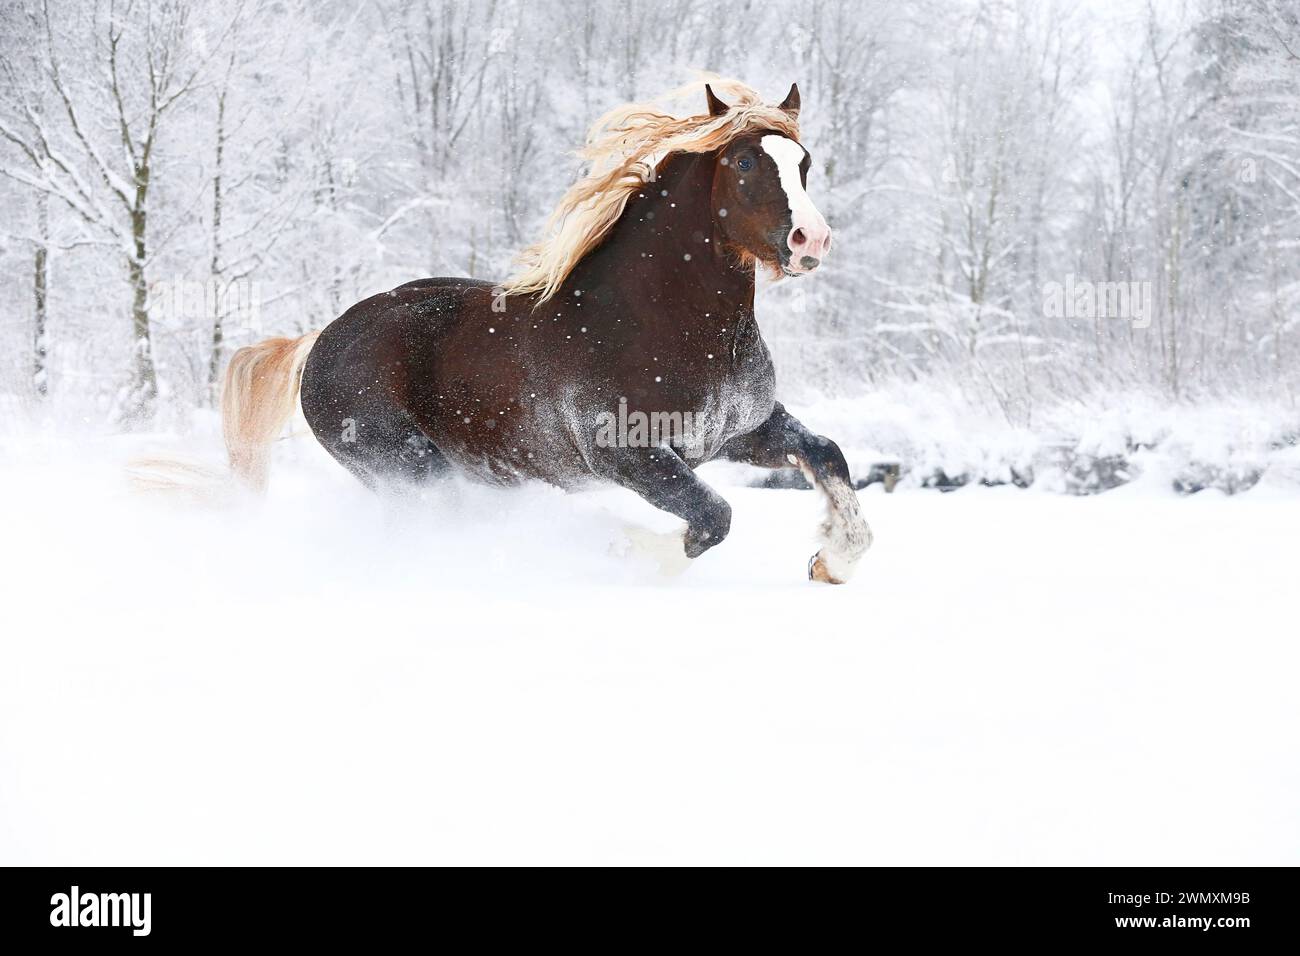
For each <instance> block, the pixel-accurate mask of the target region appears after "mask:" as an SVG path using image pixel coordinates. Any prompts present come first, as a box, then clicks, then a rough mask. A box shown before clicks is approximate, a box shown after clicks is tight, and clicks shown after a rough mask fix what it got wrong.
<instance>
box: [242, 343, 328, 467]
mask: <svg viewBox="0 0 1300 956" xmlns="http://www.w3.org/2000/svg"><path fill="white" fill-rule="evenodd" d="M319 335H320V333H319V332H308V333H307V334H306V335H303V336H300V337H299V338H296V339H267V340H266V341H264V342H258V343H257V344H256V345H248V346H245V347H244V348H242V349H240V350H239V351H238V352H236V353H235V354H234V356H232V357H231V359H230V365H228V366H227V367H226V380H225V385H224V387H223V388H222V390H221V434H222V435H223V436H224V437H225V439H226V454H227V455H228V456H229V457H230V470H231V472H232V473H233V474H234V476H235V477H236V478H237V479H239V480H240V481H241V482H243V483H244V484H246V485H248V486H249V487H250V488H252V489H253V490H255V491H262V490H264V489H265V488H266V479H267V473H268V472H269V470H270V451H271V443H272V442H273V441H275V439H276V438H277V437H278V436H279V434H280V432H281V431H282V430H283V429H284V425H285V423H286V422H287V421H288V420H289V418H290V417H291V416H292V415H293V410H294V408H295V407H297V404H298V389H299V388H300V387H301V385H302V367H303V366H304V365H306V364H307V354H308V353H309V352H311V347H312V346H313V345H315V344H316V339H317V337H318V336H319Z"/></svg>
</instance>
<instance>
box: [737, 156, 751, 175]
mask: <svg viewBox="0 0 1300 956" xmlns="http://www.w3.org/2000/svg"><path fill="white" fill-rule="evenodd" d="M736 168H737V169H739V170H740V171H741V172H742V173H747V172H749V171H750V170H751V169H753V168H754V161H753V160H752V159H750V158H749V157H748V156H742V157H741V158H740V159H738V160H736Z"/></svg>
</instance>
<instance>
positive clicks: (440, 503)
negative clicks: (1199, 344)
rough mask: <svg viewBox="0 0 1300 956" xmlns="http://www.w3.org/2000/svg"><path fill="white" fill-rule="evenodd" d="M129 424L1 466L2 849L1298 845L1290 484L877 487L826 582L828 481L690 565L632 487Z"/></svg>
mask: <svg viewBox="0 0 1300 956" xmlns="http://www.w3.org/2000/svg"><path fill="white" fill-rule="evenodd" d="M286 444H287V443H286ZM132 447H133V446H131V445H129V444H128V443H126V442H124V441H122V440H102V441H98V442H96V441H92V440H87V441H86V442H84V443H81V444H79V446H78V447H77V448H75V449H69V448H66V447H57V448H54V449H45V450H35V451H30V452H28V453H25V456H24V457H23V458H22V459H21V460H18V459H11V460H9V461H6V462H4V463H3V464H2V465H0V485H2V487H0V521H2V522H3V524H2V527H3V528H4V536H5V542H4V547H3V549H2V550H0V587H2V588H3V592H4V598H3V607H4V617H3V620H4V627H3V636H2V637H0V863H41V864H55V863H60V864H79V865H89V864H145V863H155V864H165V863H184V864H198V863H362V862H374V863H398V862H401V863H467V862H472V863H595V862H610V863H683V862H685V863H899V864H927V863H1043V864H1065V863H1087V864H1103V863H1104V864H1207V865H1208V864H1264V863H1287V864H1295V863H1297V862H1300V852H1298V851H1300V814H1297V812H1296V808H1297V806H1300V769H1298V765H1297V730H1300V714H1298V707H1297V703H1296V701H1297V697H1296V691H1295V685H1296V679H1297V673H1300V671H1298V669H1297V663H1300V661H1298V658H1300V650H1297V641H1296V633H1297V628H1296V624H1295V621H1296V610H1297V609H1296V596H1295V595H1296V588H1295V554H1296V542H1297V541H1300V508H1297V506H1296V498H1295V490H1294V488H1292V487H1289V486H1288V487H1272V486H1270V485H1269V483H1268V482H1267V480H1266V481H1265V482H1264V483H1262V484H1261V485H1260V486H1259V487H1257V488H1255V489H1253V490H1251V491H1250V492H1248V493H1245V494H1242V495H1238V496H1236V497H1233V498H1227V497H1224V496H1222V495H1221V494H1219V493H1217V492H1205V493H1203V494H1200V495H1197V496H1194V497H1190V498H1179V497H1176V496H1174V495H1172V494H1170V493H1168V492H1167V491H1165V490H1164V489H1165V488H1166V487H1167V486H1166V485H1163V484H1154V483H1153V484H1142V483H1139V484H1138V485H1135V486H1128V487H1125V488H1122V489H1118V490H1116V491H1112V492H1109V493H1107V494H1104V495H1101V496H1098V497H1094V498H1084V499H1077V498H1070V497H1064V496H1058V495H1051V494H1047V493H1043V492H1039V491H1035V490H1033V489H1031V490H1029V491H1020V490H1015V489H1011V488H999V489H980V488H971V489H964V490H962V491H958V492H955V493H953V494H950V495H940V494H938V493H935V492H929V491H918V490H911V489H903V490H900V491H898V492H897V493H895V494H893V495H885V494H884V493H883V492H882V491H881V489H880V488H879V486H875V487H873V488H872V489H870V490H869V491H867V492H864V493H863V503H864V506H865V511H866V515H867V518H868V520H869V521H870V522H871V524H872V527H873V529H874V531H875V533H876V544H875V547H874V548H873V550H872V551H871V552H870V553H869V554H868V556H867V558H866V559H865V561H864V564H863V567H862V568H861V570H860V572H859V575H858V577H857V578H856V579H855V580H854V581H853V582H852V583H851V584H849V585H847V586H845V587H841V588H834V587H827V586H822V585H814V584H811V583H809V582H807V581H805V580H804V567H805V563H806V561H807V558H808V556H809V554H810V553H811V551H812V541H813V536H814V535H813V532H814V527H815V524H816V521H817V518H818V515H819V510H820V509H819V505H818V502H817V498H816V496H815V495H814V494H813V493H811V492H801V491H768V490H757V489H748V488H728V489H726V490H725V492H724V493H725V494H726V495H727V496H728V498H729V499H730V500H731V501H732V503H733V505H734V508H735V516H734V521H733V530H732V534H731V537H730V538H729V539H728V540H727V541H726V542H725V543H724V544H723V545H721V546H720V547H718V548H716V549H715V550H713V551H711V552H709V553H708V554H707V555H705V556H704V557H703V558H702V559H700V560H699V561H698V562H696V563H695V564H694V565H693V566H691V567H690V568H689V569H688V570H687V571H685V572H684V573H682V574H680V575H677V576H675V577H674V576H667V575H665V574H664V573H662V572H661V571H660V570H659V569H657V568H656V567H655V566H654V565H653V563H652V562H650V561H649V560H648V559H646V558H645V557H643V556H641V554H640V552H639V551H637V550H636V549H635V547H633V546H631V545H629V543H628V540H629V538H628V532H627V524H628V523H629V522H631V523H634V524H642V525H647V526H650V527H653V528H656V529H659V530H666V529H670V528H672V527H673V526H674V521H673V520H672V519H668V518H665V517H664V516H662V515H659V514H658V513H656V512H653V511H652V510H651V509H649V508H648V507H647V506H644V505H642V504H641V503H639V502H637V501H635V500H633V499H632V498H631V497H630V496H627V495H625V494H623V493H621V492H618V491H608V492H605V491H602V492H598V493H592V494H581V495H569V496H566V495H562V494H559V493H557V492H553V491H550V490H547V489H542V488H531V489H525V490H522V491H515V492H499V491H493V490H488V489H482V488H468V487H459V486H457V487H453V488H449V489H446V490H444V491H441V492H439V493H437V494H435V495H432V496H431V497H430V499H429V500H426V501H423V502H408V503H405V504H401V505H396V504H385V503H382V502H380V501H378V500H376V499H374V498H372V497H370V496H369V495H368V494H367V493H365V492H364V491H362V490H361V489H360V488H359V487H357V486H355V485H353V484H352V482H351V479H350V478H348V477H347V476H346V475H344V474H343V473H342V472H341V471H340V470H338V469H336V468H335V467H334V466H333V465H332V464H330V463H328V462H325V461H323V460H321V457H320V456H319V455H317V454H316V453H315V452H314V451H312V450H311V449H310V448H306V447H305V446H301V445H300V446H298V447H294V448H287V449H285V450H284V452H282V454H281V461H280V462H279V463H278V466H277V467H278V468H279V471H278V472H277V474H276V477H275V481H274V485H273V488H272V491H271V495H270V497H269V499H268V500H267V501H266V502H265V503H264V504H263V505H261V506H257V505H250V504H247V503H241V504H238V505H237V506H235V507H228V508H225V509H221V510H204V509H199V508H194V507H189V506H178V505H175V504H168V503H165V502H160V501H156V500H149V499H142V498H140V497H139V496H138V495H135V494H134V493H132V492H130V491H129V490H127V489H126V487H125V486H124V484H123V482H122V480H121V477H120V463H121V461H122V460H123V459H124V458H125V457H126V455H127V454H128V453H129V452H130V451H131V450H132ZM74 455H75V457H74ZM285 459H287V460H285ZM718 474H719V475H720V473H718ZM715 477H716V476H715Z"/></svg>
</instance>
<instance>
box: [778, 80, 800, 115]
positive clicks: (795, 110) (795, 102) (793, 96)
mask: <svg viewBox="0 0 1300 956" xmlns="http://www.w3.org/2000/svg"><path fill="white" fill-rule="evenodd" d="M778 108H779V109H781V110H784V111H785V112H787V113H789V114H790V115H791V116H798V115H799V84H798V83H791V84H790V92H789V93H787V94H786V96H785V100H784V101H783V102H782V103H781V105H780V107H778Z"/></svg>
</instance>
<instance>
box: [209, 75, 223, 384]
mask: <svg viewBox="0 0 1300 956" xmlns="http://www.w3.org/2000/svg"><path fill="white" fill-rule="evenodd" d="M225 147H226V93H225V91H224V90H222V92H221V95H220V96H219V97H218V98H217V156H216V169H215V171H214V172H213V175H212V262H211V265H210V267H209V269H208V273H209V275H211V277H212V290H213V300H214V301H213V310H212V351H211V354H210V355H209V358H208V398H209V400H210V401H211V402H212V403H213V404H214V405H215V404H216V402H217V400H218V399H219V397H220V396H219V394H218V393H219V391H220V385H219V384H218V379H217V375H218V373H219V372H220V370H221V346H222V343H223V341H224V340H225V336H226V332H225V328H224V326H223V324H222V323H223V319H224V302H223V296H222V295H221V294H220V293H221V292H222V291H224V290H222V289H221V160H222V154H223V153H224V152H225Z"/></svg>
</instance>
